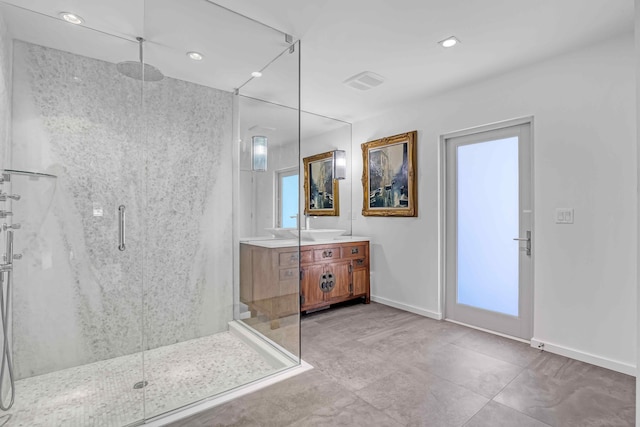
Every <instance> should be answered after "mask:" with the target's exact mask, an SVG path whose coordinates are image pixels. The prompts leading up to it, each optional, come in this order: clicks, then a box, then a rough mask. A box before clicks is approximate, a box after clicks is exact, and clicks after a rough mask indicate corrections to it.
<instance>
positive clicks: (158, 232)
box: [0, 0, 300, 426]
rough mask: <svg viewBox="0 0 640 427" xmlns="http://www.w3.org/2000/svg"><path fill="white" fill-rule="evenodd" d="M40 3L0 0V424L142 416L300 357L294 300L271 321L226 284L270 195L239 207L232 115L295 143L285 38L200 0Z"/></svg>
mask: <svg viewBox="0 0 640 427" xmlns="http://www.w3.org/2000/svg"><path fill="white" fill-rule="evenodd" d="M53 3H55V4H53ZM72 6H77V7H79V8H80V7H81V8H82V10H77V11H74V10H70V9H71V8H72ZM57 7H60V2H50V1H47V0H33V1H29V2H26V3H25V2H24V1H22V0H0V169H4V171H5V173H6V174H9V175H10V179H6V180H5V181H4V182H3V183H2V184H0V189H1V190H2V191H1V194H0V216H2V215H5V216H6V218H5V219H6V221H4V222H5V223H6V226H3V225H2V223H1V222H0V227H2V229H1V230H0V255H2V253H5V254H6V258H5V259H4V260H0V264H2V267H1V269H2V270H3V272H2V282H3V283H2V284H3V289H4V292H3V294H2V298H1V299H2V300H0V303H2V309H3V310H0V311H1V313H0V314H1V315H2V318H3V319H4V320H5V322H4V325H3V329H2V334H3V338H2V340H3V344H4V345H3V350H4V353H3V354H4V357H3V365H2V367H3V368H2V370H0V385H1V389H0V402H1V405H2V407H1V408H0V409H7V410H6V411H4V412H0V424H2V423H5V424H3V425H7V426H12V425H16V426H17V425H29V426H53V425H55V426H58V425H74V426H129V425H138V424H142V423H145V422H159V421H158V420H161V419H162V417H165V416H167V414H172V413H173V412H174V411H177V410H180V409H181V408H183V407H185V406H190V405H194V404H196V403H198V402H202V401H205V400H208V399H211V398H212V397H216V396H217V397H219V396H224V395H226V394H227V393H229V392H231V391H237V390H238V389H239V388H242V387H244V386H246V385H247V384H253V383H255V382H257V381H263V380H264V379H265V378H269V377H272V376H274V375H276V374H278V373H282V372H284V371H286V370H288V369H291V368H294V367H296V366H299V364H300V337H299V314H298V311H299V310H298V309H297V307H294V309H293V310H291V311H290V312H288V313H287V316H286V317H285V316H283V318H282V319H280V320H281V321H280V322H279V324H278V325H276V326H277V327H274V328H271V325H270V324H269V323H267V322H265V321H264V319H263V318H264V316H263V314H262V313H260V312H259V311H251V310H249V309H248V307H247V306H245V305H244V304H241V302H240V298H239V291H238V289H239V283H240V281H241V280H242V277H241V276H242V274H241V272H240V270H239V265H238V251H239V247H240V244H239V242H240V239H241V238H243V237H247V236H246V235H245V234H244V232H245V231H244V230H241V222H242V218H241V215H242V216H244V215H246V214H250V215H252V216H255V217H264V215H265V212H266V211H267V210H268V209H270V208H269V207H266V206H259V205H255V204H254V205H252V206H251V208H250V209H251V212H245V211H244V210H242V211H241V209H245V208H246V206H245V205H244V203H243V200H250V199H253V200H257V194H256V192H257V191H259V190H258V189H257V188H254V187H251V186H244V185H241V184H242V183H243V181H242V179H241V177H242V176H244V175H245V171H244V163H243V162H244V160H245V152H246V150H245V148H246V141H244V140H243V139H244V138H245V135H244V134H243V133H242V132H240V131H239V129H241V128H242V129H246V128H248V127H250V126H251V125H253V123H252V124H249V123H247V120H249V119H248V117H250V120H252V121H257V122H259V124H260V125H262V126H266V127H269V128H272V129H279V131H278V132H279V133H277V135H275V136H274V138H273V140H274V141H278V140H280V141H281V142H283V143H286V144H287V146H288V147H291V148H290V149H289V151H288V154H294V156H295V157H296V159H297V157H298V154H297V153H298V151H299V92H298V88H299V54H300V49H299V44H298V43H294V42H293V41H292V39H291V37H287V36H286V35H285V34H283V33H282V32H279V31H276V30H274V29H272V28H270V27H266V26H263V25H261V24H259V23H257V22H255V21H254V20H251V19H247V18H245V17H243V16H240V15H238V14H235V13H233V12H231V11H229V10H228V9H225V8H222V7H219V6H217V5H215V4H214V3H211V2H209V1H203V0H154V1H153V2H149V1H146V2H145V1H143V0H135V1H127V2H124V1H114V2H104V1H100V0H87V1H83V2H82V4H81V5H80V4H79V3H77V2H75V3H69V5H68V6H67V7H65V11H70V12H76V13H77V14H78V15H80V16H82V18H83V23H81V24H80V25H73V24H71V23H69V22H66V21H64V20H62V19H60V17H59V13H60V12H61V10H57V9H56V8H57ZM125 8H126V10H125ZM194 51H197V52H199V53H200V58H199V59H200V60H197V61H196V60H194V59H193V55H189V53H190V52H194ZM150 64H153V65H150ZM257 70H261V71H262V73H263V77H261V78H260V79H256V78H254V77H252V76H251V73H252V72H254V71H257ZM248 94H250V96H251V104H252V105H254V104H258V105H261V104H264V105H275V104H282V108H283V109H286V111H287V113H286V114H280V115H278V116H276V117H272V116H267V115H264V114H262V113H260V112H259V109H258V110H256V109H252V111H251V114H250V115H247V111H246V108H248V107H247V106H248V103H245V102H242V101H241V99H245V100H246V99H249V98H248V97H247V95H248ZM274 121H277V123H275V122H274ZM285 130H286V131H285ZM297 163H298V162H297V160H295V161H294V164H297ZM19 171H34V173H30V172H29V173H26V174H25V173H22V174H21V173H19ZM272 172H273V171H270V172H267V173H272ZM17 195H20V196H21V197H20V199H19V200H17ZM14 221H15V222H14ZM18 224H20V225H18ZM18 227H20V228H18ZM12 251H13V255H12V253H11V252H12ZM18 255H22V259H20V260H18V258H19V256H18ZM14 260H15V261H14ZM257 274H259V272H257ZM296 294H297V291H295V290H294V291H292V293H291V295H289V296H291V297H293V298H292V301H294V302H296V301H297V300H296V298H297V295H296ZM265 325H266V327H265ZM14 394H15V396H14ZM11 403H12V405H11Z"/></svg>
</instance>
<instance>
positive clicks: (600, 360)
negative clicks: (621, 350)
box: [531, 338, 636, 377]
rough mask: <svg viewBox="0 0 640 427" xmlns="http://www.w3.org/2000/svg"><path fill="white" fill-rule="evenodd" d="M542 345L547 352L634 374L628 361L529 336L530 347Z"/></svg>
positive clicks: (633, 369) (632, 367) (634, 371)
mask: <svg viewBox="0 0 640 427" xmlns="http://www.w3.org/2000/svg"><path fill="white" fill-rule="evenodd" d="M540 345H542V346H543V347H542V349H543V350H544V351H548V352H549V353H554V354H559V355H560V356H565V357H570V358H571V359H576V360H579V361H581V362H585V363H590V364H592V365H596V366H600V367H601V368H606V369H611V370H612V371H616V372H621V373H623V374H627V375H631V376H632V377H635V376H636V367H635V366H634V365H631V364H629V363H624V362H620V361H619V360H613V359H609V358H606V357H602V356H597V355H595V354H591V353H587V352H584V351H580V350H576V349H573V348H569V347H565V346H562V345H558V344H554V343H550V342H548V341H544V340H540V339H537V338H531V347H533V348H536V349H539V348H540Z"/></svg>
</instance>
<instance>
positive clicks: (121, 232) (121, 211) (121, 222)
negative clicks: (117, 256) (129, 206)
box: [118, 205, 125, 251]
mask: <svg viewBox="0 0 640 427" xmlns="http://www.w3.org/2000/svg"><path fill="white" fill-rule="evenodd" d="M124 210H125V207H124V205H120V206H119V207H118V213H119V218H118V235H119V237H120V244H119V245H118V250H120V251H124V250H125V244H124V241H125V230H124V229H125V220H124Z"/></svg>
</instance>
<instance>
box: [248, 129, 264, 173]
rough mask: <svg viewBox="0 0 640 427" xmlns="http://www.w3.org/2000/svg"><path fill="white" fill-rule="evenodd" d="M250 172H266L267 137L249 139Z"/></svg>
mask: <svg viewBox="0 0 640 427" xmlns="http://www.w3.org/2000/svg"><path fill="white" fill-rule="evenodd" d="M251 170H253V171H256V172H266V171H267V137H266V136H252V137H251Z"/></svg>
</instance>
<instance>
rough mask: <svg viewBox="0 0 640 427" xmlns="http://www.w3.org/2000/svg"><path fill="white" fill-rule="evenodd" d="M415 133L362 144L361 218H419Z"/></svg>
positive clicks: (416, 133) (416, 135) (416, 134)
mask: <svg viewBox="0 0 640 427" xmlns="http://www.w3.org/2000/svg"><path fill="white" fill-rule="evenodd" d="M417 140H418V131H415V130H414V131H412V132H407V133H402V134H399V135H394V136H390V137H387V138H382V139H377V140H375V141H370V142H365V143H364V144H362V162H363V163H362V164H363V169H362V193H363V202H362V215H364V216H418V191H417V187H416V171H417V165H416V142H417Z"/></svg>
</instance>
